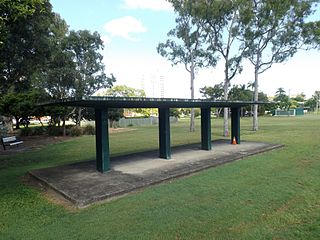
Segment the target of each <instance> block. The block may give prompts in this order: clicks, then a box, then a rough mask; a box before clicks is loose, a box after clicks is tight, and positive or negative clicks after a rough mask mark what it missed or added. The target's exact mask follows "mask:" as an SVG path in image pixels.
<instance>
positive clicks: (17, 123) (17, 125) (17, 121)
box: [14, 117, 20, 129]
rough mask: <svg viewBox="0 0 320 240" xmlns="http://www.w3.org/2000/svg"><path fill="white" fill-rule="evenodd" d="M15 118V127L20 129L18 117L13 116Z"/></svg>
mask: <svg viewBox="0 0 320 240" xmlns="http://www.w3.org/2000/svg"><path fill="white" fill-rule="evenodd" d="M14 118H15V119H16V129H20V122H19V117H14Z"/></svg>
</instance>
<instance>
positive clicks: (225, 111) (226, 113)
mask: <svg viewBox="0 0 320 240" xmlns="http://www.w3.org/2000/svg"><path fill="white" fill-rule="evenodd" d="M228 88H229V82H228V80H227V79H225V81H224V97H223V99H224V100H225V101H227V100H228ZM228 117H229V108H227V107H225V108H223V136H224V137H228V136H229V129H228Z"/></svg>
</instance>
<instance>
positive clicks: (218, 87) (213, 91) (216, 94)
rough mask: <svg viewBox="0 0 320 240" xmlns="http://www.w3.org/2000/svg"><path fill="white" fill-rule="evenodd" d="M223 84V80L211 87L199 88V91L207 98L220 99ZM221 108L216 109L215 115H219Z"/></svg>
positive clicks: (221, 97)
mask: <svg viewBox="0 0 320 240" xmlns="http://www.w3.org/2000/svg"><path fill="white" fill-rule="evenodd" d="M223 86H224V84H223V82H221V83H219V84H215V85H214V86H213V87H207V86H205V87H203V88H200V93H201V94H202V96H203V97H205V98H207V99H212V100H222V99H223V94H224V89H223ZM221 110H222V109H221V108H217V109H216V114H217V116H220V112H221ZM227 114H228V113H227Z"/></svg>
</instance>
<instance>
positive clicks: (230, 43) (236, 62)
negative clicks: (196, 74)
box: [193, 0, 245, 136]
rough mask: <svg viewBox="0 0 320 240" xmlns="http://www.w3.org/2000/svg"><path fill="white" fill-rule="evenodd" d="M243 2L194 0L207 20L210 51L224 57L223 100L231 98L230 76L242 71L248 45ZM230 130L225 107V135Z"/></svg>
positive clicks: (198, 9)
mask: <svg viewBox="0 0 320 240" xmlns="http://www.w3.org/2000/svg"><path fill="white" fill-rule="evenodd" d="M193 2H194V1H193ZM241 3H242V1H239V0H235V1H216V0H209V1H208V0H200V1H197V3H194V8H195V9H194V11H193V13H194V14H195V15H197V16H199V17H201V18H202V19H203V20H204V21H203V22H204V25H203V28H204V31H205V32H206V33H207V43H208V44H209V47H208V51H209V52H211V53H212V54H213V55H214V54H216V53H218V54H219V55H220V57H221V58H222V60H223V64H224V87H223V89H224V95H223V96H224V97H223V100H228V91H229V87H230V82H231V80H232V79H233V78H234V77H235V76H236V74H237V73H241V71H242V66H241V61H242V57H243V54H244V51H245V47H244V46H243V44H242V42H241V41H239V34H240V33H239V29H240V25H241V22H240V21H239V14H240V8H241V6H242V4H241ZM228 134H229V131H228V108H224V131H223V135H224V136H228Z"/></svg>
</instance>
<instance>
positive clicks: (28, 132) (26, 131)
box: [18, 128, 33, 137]
mask: <svg viewBox="0 0 320 240" xmlns="http://www.w3.org/2000/svg"><path fill="white" fill-rule="evenodd" d="M18 135H20V136H22V137H25V136H32V135H33V133H32V129H31V128H21V129H20V133H19V134H18Z"/></svg>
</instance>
